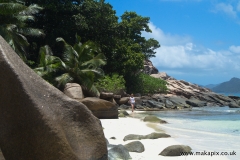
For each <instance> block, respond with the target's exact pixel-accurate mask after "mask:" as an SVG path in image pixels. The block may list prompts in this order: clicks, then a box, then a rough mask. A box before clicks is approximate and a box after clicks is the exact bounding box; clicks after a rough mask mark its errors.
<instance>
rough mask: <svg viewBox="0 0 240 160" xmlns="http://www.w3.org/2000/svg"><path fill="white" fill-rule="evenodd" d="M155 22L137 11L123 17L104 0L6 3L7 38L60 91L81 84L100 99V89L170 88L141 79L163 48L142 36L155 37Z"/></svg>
mask: <svg viewBox="0 0 240 160" xmlns="http://www.w3.org/2000/svg"><path fill="white" fill-rule="evenodd" d="M149 21H150V18H149V17H142V16H141V15H138V14H137V13H136V12H124V13H123V14H122V15H121V16H120V17H118V16H117V15H116V11H115V10H113V7H112V6H111V4H109V3H106V2H105V1H104V0H61V1H60V0H0V34H1V36H3V38H4V39H5V40H6V41H7V42H8V43H9V44H10V45H11V46H12V48H13V49H14V50H15V51H16V52H17V53H18V54H19V55H20V57H21V58H22V59H23V60H24V61H25V62H26V63H27V64H28V65H29V66H30V67H32V68H34V69H35V71H36V72H37V73H38V74H39V75H41V76H42V77H43V78H45V79H46V80H47V81H49V82H50V83H52V84H53V85H55V86H56V87H58V88H59V89H62V88H63V86H64V84H66V83H67V82H76V83H80V84H81V85H83V86H84V87H86V88H87V89H88V90H91V91H92V92H94V93H96V94H99V92H98V90H97V88H98V89H100V90H101V89H103V90H109V91H110V90H112V91H114V90H118V89H127V90H128V91H129V92H140V91H141V92H144V93H151V92H153V91H156V89H158V88H156V87H160V90H157V91H161V92H164V91H165V88H164V86H165V87H166V83H164V82H162V81H161V82H160V81H159V86H156V85H155V86H151V85H150V84H147V82H146V81H145V80H149V81H151V82H153V81H154V80H152V79H151V78H149V76H147V75H144V76H143V75H142V74H139V72H140V71H141V70H142V69H143V61H144V60H145V59H149V58H151V57H154V56H155V53H156V52H155V50H156V49H157V48H159V47H160V44H159V42H158V41H156V40H155V39H153V38H150V39H146V38H145V37H143V36H142V33H143V32H151V29H150V28H149V25H148V24H149ZM43 35H44V37H43ZM76 35H78V36H76ZM39 36H40V37H39ZM58 37H61V38H58ZM80 37H81V38H80ZM56 39H57V40H56ZM80 41H81V42H80ZM36 53H39V54H36ZM104 74H105V75H106V76H105V77H104V78H103V79H100V78H101V77H102V76H103V75H104ZM117 79H119V80H117ZM138 80H141V83H142V84H140V82H136V81H138ZM143 82H144V83H143ZM154 83H155V81H154ZM157 83H158V82H157ZM106 84H108V86H107V85H106ZM133 84H135V85H134V86H136V84H139V85H141V86H143V88H142V89H141V90H139V88H140V87H135V89H134V87H133ZM96 86H97V88H96ZM114 87H116V88H114ZM147 88H148V89H147Z"/></svg>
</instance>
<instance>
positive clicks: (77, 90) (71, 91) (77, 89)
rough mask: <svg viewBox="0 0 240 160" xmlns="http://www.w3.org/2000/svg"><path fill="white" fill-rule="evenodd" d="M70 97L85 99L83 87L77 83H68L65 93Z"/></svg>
mask: <svg viewBox="0 0 240 160" xmlns="http://www.w3.org/2000/svg"><path fill="white" fill-rule="evenodd" d="M63 92H64V93H65V94H66V95H67V96H68V97H70V98H73V99H76V100H78V99H83V98H84V95H83V91H82V87H81V86H80V85H79V84H77V83H67V84H66V85H65V88H64V91H63Z"/></svg>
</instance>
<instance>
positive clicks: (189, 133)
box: [139, 107, 240, 160]
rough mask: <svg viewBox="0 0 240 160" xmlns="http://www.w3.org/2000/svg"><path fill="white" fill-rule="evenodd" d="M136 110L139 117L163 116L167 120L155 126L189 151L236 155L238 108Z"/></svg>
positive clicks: (235, 159) (233, 159) (239, 148)
mask: <svg viewBox="0 0 240 160" xmlns="http://www.w3.org/2000/svg"><path fill="white" fill-rule="evenodd" d="M139 114H141V117H143V116H145V115H155V116H157V117H159V118H161V119H163V120H166V121H167V122H168V123H167V124H160V125H159V127H160V128H161V129H163V130H164V131H165V132H166V133H167V134H170V135H171V137H173V138H175V139H176V140H177V141H178V142H180V143H181V144H183V145H189V146H190V147H191V148H192V151H193V152H202V153H203V152H204V151H206V152H215V153H216V152H219V153H221V152H224V154H225V152H226V153H228V154H233V155H229V156H227V158H228V159H230V160H239V159H240V108H239V109H236V108H229V107H199V108H193V110H192V111H160V112H159V111H158V112H156V111H155V112H154V111H153V112H142V113H139ZM234 153H236V155H234ZM215 156H217V155H215ZM203 159H204V157H203Z"/></svg>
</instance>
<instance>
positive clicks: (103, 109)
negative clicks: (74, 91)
mask: <svg viewBox="0 0 240 160" xmlns="http://www.w3.org/2000/svg"><path fill="white" fill-rule="evenodd" d="M80 102H82V103H83V104H85V105H86V106H87V107H88V108H89V109H90V110H91V111H92V113H93V114H94V115H95V116H96V117H98V118H100V119H113V118H118V107H117V106H116V105H115V104H113V103H111V102H109V101H106V100H103V99H99V98H95V97H87V98H84V99H81V100H80Z"/></svg>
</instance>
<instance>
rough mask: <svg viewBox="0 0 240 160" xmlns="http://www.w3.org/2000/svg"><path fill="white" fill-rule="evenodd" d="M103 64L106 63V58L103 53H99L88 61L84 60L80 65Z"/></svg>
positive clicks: (97, 65) (98, 65)
mask: <svg viewBox="0 0 240 160" xmlns="http://www.w3.org/2000/svg"><path fill="white" fill-rule="evenodd" d="M105 64H106V58H105V56H104V54H102V53H99V54H98V55H97V56H95V57H94V58H92V59H90V60H89V61H86V62H84V63H83V64H82V66H84V65H90V66H95V67H100V66H102V65H105Z"/></svg>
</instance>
